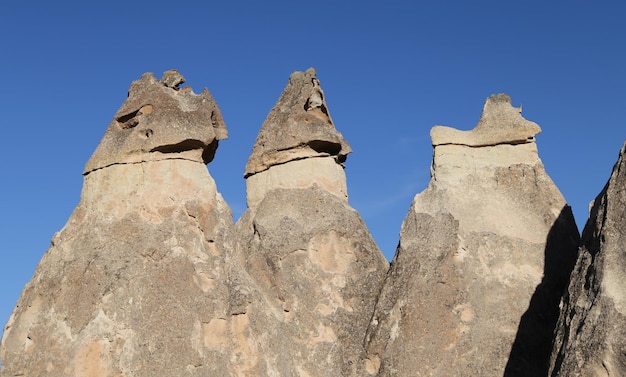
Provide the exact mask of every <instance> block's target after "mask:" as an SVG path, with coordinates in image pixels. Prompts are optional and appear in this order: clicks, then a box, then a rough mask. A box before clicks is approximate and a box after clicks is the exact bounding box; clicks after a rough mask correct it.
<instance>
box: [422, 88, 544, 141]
mask: <svg viewBox="0 0 626 377" xmlns="http://www.w3.org/2000/svg"><path fill="white" fill-rule="evenodd" d="M521 112H522V108H521V107H519V108H517V107H513V106H512V105H511V97H509V96H508V95H506V94H494V95H492V96H490V97H489V98H487V100H486V101H485V105H484V106H483V112H482V115H481V116H480V120H479V121H478V124H477V125H476V127H474V129H473V130H471V131H461V130H457V129H455V128H452V127H446V126H435V127H433V128H432V129H431V130H430V137H431V139H432V143H433V146H437V145H444V144H458V145H468V146H472V147H480V146H489V145H498V144H523V143H531V142H534V141H535V135H537V134H538V133H540V132H541V128H539V126H538V125H537V124H536V123H534V122H531V121H528V120H526V119H524V117H523V116H522V114H521Z"/></svg>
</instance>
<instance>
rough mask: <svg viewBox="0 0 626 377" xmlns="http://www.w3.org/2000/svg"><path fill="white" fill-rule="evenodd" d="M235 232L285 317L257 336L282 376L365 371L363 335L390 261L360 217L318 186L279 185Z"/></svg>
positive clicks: (251, 268)
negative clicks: (263, 343) (302, 187)
mask: <svg viewBox="0 0 626 377" xmlns="http://www.w3.org/2000/svg"><path fill="white" fill-rule="evenodd" d="M236 230H237V235H238V240H239V252H240V253H241V258H242V259H243V260H245V268H246V271H247V272H248V274H249V275H250V276H251V277H252V278H253V279H254V281H255V283H256V285H257V286H258V287H259V289H260V290H261V291H262V292H263V297H264V299H265V300H266V301H267V302H269V303H270V304H271V305H272V307H273V308H274V312H275V313H277V316H278V315H280V322H279V323H278V325H272V326H268V328H266V329H262V330H263V332H262V333H260V334H256V335H255V337H256V338H262V339H265V340H266V342H267V344H269V345H270V346H269V347H268V350H267V352H268V354H266V357H267V358H269V359H270V360H276V361H275V363H276V364H273V370H274V371H277V372H278V373H277V374H276V375H278V376H328V377H330V376H363V375H365V374H364V372H363V370H364V364H363V361H362V360H363V357H364V349H363V335H364V334H365V331H366V329H367V324H368V322H369V320H370V318H371V316H372V312H373V308H374V305H375V302H376V297H377V295H378V292H379V291H380V289H381V286H382V282H383V278H384V276H385V272H386V271H387V269H388V266H389V265H388V262H387V261H386V260H385V258H384V257H383V255H382V253H381V252H380V250H379V249H378V246H377V245H376V243H375V242H374V240H373V239H372V237H371V235H370V233H369V231H368V229H367V227H366V225H365V223H364V222H363V220H362V219H361V217H360V216H359V214H358V213H357V212H356V211H355V210H354V209H352V208H350V207H349V206H348V205H347V204H346V203H345V202H344V201H342V200H340V199H338V198H337V197H336V196H334V195H332V194H330V193H328V192H327V191H325V190H323V189H321V188H319V187H313V188H309V189H280V188H279V189H275V190H272V191H270V192H268V193H267V195H266V196H265V197H264V198H263V200H262V201H261V202H260V203H259V204H258V205H256V206H255V207H252V208H250V209H248V210H247V211H246V212H245V213H244V215H243V216H242V217H241V219H239V221H238V222H237V225H236ZM273 326H277V327H273Z"/></svg>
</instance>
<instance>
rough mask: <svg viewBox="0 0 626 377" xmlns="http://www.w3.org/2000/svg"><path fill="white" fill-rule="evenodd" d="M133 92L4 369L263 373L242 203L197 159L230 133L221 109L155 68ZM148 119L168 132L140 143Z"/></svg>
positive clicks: (24, 302) (4, 351) (48, 262)
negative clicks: (130, 117)
mask: <svg viewBox="0 0 626 377" xmlns="http://www.w3.org/2000/svg"><path fill="white" fill-rule="evenodd" d="M130 93H131V94H130V96H129V98H128V100H127V102H126V103H125V104H124V105H123V106H122V109H121V110H120V111H119V112H118V115H116V120H114V121H113V122H112V124H111V126H110V127H109V130H107V133H106V134H105V136H104V139H103V141H102V144H101V145H99V146H98V149H97V150H96V152H95V154H94V157H92V159H91V160H90V163H88V164H87V166H88V168H87V169H86V175H85V178H84V186H83V191H82V194H81V200H80V203H79V204H78V206H77V208H76V209H75V210H74V212H73V213H72V215H71V216H70V218H69V220H68V222H67V224H66V225H65V226H64V227H63V229H62V230H61V231H60V232H58V233H57V234H55V236H54V237H53V239H52V242H51V247H50V249H49V250H48V251H47V252H46V253H45V255H44V256H43V258H42V260H41V262H40V263H39V266H38V267H37V270H36V272H35V274H34V276H33V278H32V279H31V281H30V282H29V283H28V284H27V285H26V287H25V288H24V291H23V292H22V295H21V296H20V298H19V301H18V303H17V306H16V308H15V310H14V311H13V313H12V315H11V317H10V319H9V322H8V323H7V325H6V327H5V331H4V336H3V339H2V347H1V349H0V358H1V359H2V362H3V365H2V371H1V373H0V374H1V375H3V376H52V377H54V376H103V377H104V376H228V375H242V376H244V375H249V376H258V375H262V374H263V373H264V370H265V369H264V368H265V367H264V365H265V363H264V362H263V359H262V357H261V356H260V354H259V353H258V352H259V349H258V347H259V346H258V343H257V342H256V341H254V340H253V339H252V338H250V326H251V323H252V322H253V321H252V320H250V318H249V317H248V316H249V313H251V312H254V311H255V310H256V309H255V308H261V307H262V306H263V303H262V302H261V301H259V299H258V297H259V296H260V295H259V294H255V293H254V292H255V288H254V284H253V283H252V282H251V281H250V279H249V278H248V277H247V275H246V274H245V273H244V272H243V268H242V267H241V266H240V265H239V264H238V263H239V262H238V260H237V259H236V258H234V256H233V250H234V239H235V237H234V234H233V230H234V225H233V222H232V215H231V212H230V209H229V208H228V205H227V204H226V203H225V202H224V200H223V199H222V197H221V195H220V194H219V193H218V192H217V190H216V186H215V182H214V181H213V179H212V178H211V176H210V175H209V173H208V171H207V168H206V166H205V164H204V161H203V159H202V158H197V157H200V156H202V155H203V154H205V153H206V150H207V149H211V148H214V147H216V143H215V140H216V139H217V138H221V137H223V136H225V128H223V127H224V125H223V123H219V124H218V126H219V127H221V128H217V129H216V128H215V127H214V126H213V125H212V124H211V121H210V120H211V112H213V117H214V118H215V119H221V115H220V114H219V109H217V107H216V105H215V104H214V102H212V101H208V98H209V97H207V95H208V94H207V93H208V92H204V93H203V94H201V95H199V96H195V95H193V94H192V93H191V92H186V94H183V93H179V92H176V91H175V90H174V89H171V88H168V87H165V86H163V85H161V84H159V83H158V82H156V81H155V80H154V78H153V76H152V75H150V74H148V75H144V76H143V77H142V79H141V80H140V81H139V82H135V83H134V84H133V86H132V87H131V91H130ZM160 101H163V102H160ZM163 104H165V105H163ZM148 105H150V106H153V109H152V113H150V114H148V115H150V116H154V118H150V119H147V118H143V115H136V116H138V117H140V119H139V121H138V124H136V125H135V126H134V128H133V129H124V128H120V127H119V122H120V121H119V115H120V114H128V112H129V111H131V110H132V111H134V110H133V109H141V108H143V109H145V108H146V106H148ZM161 105H163V106H164V107H161ZM168 106H169V107H168ZM137 114H138V113H137ZM192 114H195V115H192ZM201 114H204V115H203V116H200V115H201ZM144 115H145V113H144ZM177 116H180V117H181V118H177ZM192 122H200V124H195V123H194V124H192ZM220 122H221V120H220ZM144 125H146V126H149V127H150V128H151V129H153V131H154V134H153V135H154V138H152V137H151V138H149V139H148V140H144V141H143V142H140V141H138V140H139V139H141V138H140V136H141V132H139V133H136V132H135V131H134V129H140V128H141V127H143V126H144ZM159 135H161V136H159ZM187 140H193V141H194V142H192V143H189V144H186V146H185V148H182V149H181V150H178V149H176V148H172V145H180V144H181V143H183V144H184V143H185V141H187ZM131 146H132V147H131ZM164 147H165V149H163V148H164ZM193 156H195V157H193ZM258 311H260V312H263V309H259V310H258Z"/></svg>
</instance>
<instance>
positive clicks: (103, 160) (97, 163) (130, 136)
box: [83, 70, 228, 174]
mask: <svg viewBox="0 0 626 377" xmlns="http://www.w3.org/2000/svg"><path fill="white" fill-rule="evenodd" d="M184 82H185V79H184V78H183V76H182V75H181V74H180V73H179V72H178V71H176V70H170V71H167V72H165V73H164V74H163V78H162V79H161V80H160V81H157V79H156V78H155V77H154V75H153V74H152V73H145V74H144V75H143V76H141V78H140V79H139V80H137V81H134V82H133V83H132V85H131V86H130V89H129V91H128V98H127V99H126V101H125V102H124V103H123V104H122V107H121V108H120V109H119V110H118V111H117V113H116V114H115V117H114V118H113V121H112V122H111V124H110V125H109V127H108V129H107V130H106V132H105V134H104V137H103V138H102V141H101V142H100V144H99V145H98V147H97V148H96V151H95V152H94V154H93V155H92V156H91V158H90V159H89V161H88V162H87V165H86V166H85V170H84V171H83V174H89V173H90V172H91V171H94V170H97V169H101V168H104V167H107V166H110V165H114V164H124V163H136V162H142V161H149V160H159V159H169V158H181V153H184V154H185V156H184V158H186V159H192V160H198V161H199V162H204V163H209V162H211V160H213V157H214V155H215V151H216V150H217V146H218V140H222V139H226V138H227V136H228V132H227V130H226V125H225V124H224V120H223V118H222V114H221V112H220V110H219V108H218V106H217V104H216V103H215V100H214V99H213V97H212V96H211V93H209V91H208V90H207V89H206V88H205V89H204V90H203V91H202V93H200V94H195V93H194V92H193V91H192V90H191V88H190V87H184V88H179V86H180V85H181V84H182V83H184ZM192 151H193V152H192ZM194 152H196V153H194Z"/></svg>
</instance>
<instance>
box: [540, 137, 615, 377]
mask: <svg viewBox="0 0 626 377" xmlns="http://www.w3.org/2000/svg"><path fill="white" fill-rule="evenodd" d="M625 245H626V144H624V146H623V147H622V149H621V150H620V154H619V158H618V160H617V163H616V164H615V166H614V167H613V172H612V174H611V177H610V178H609V181H608V182H607V184H606V186H605V187H604V189H603V190H602V192H601V193H600V195H598V197H597V198H596V199H595V200H594V202H593V206H592V208H591V213H590V218H589V220H588V221H587V224H586V225H585V229H584V231H583V246H582V247H581V250H580V256H579V258H578V261H577V262H576V266H575V267H574V271H573V272H572V277H571V281H570V283H569V288H568V290H567V292H566V294H565V296H564V297H563V304H562V306H563V309H562V311H561V316H560V318H559V324H558V328H557V332H556V337H555V341H554V349H553V351H552V357H551V363H550V364H551V365H550V376H554V377H557V376H558V377H565V376H568V377H569V376H626V289H624V282H625V281H626V252H625V250H626V247H625Z"/></svg>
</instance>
